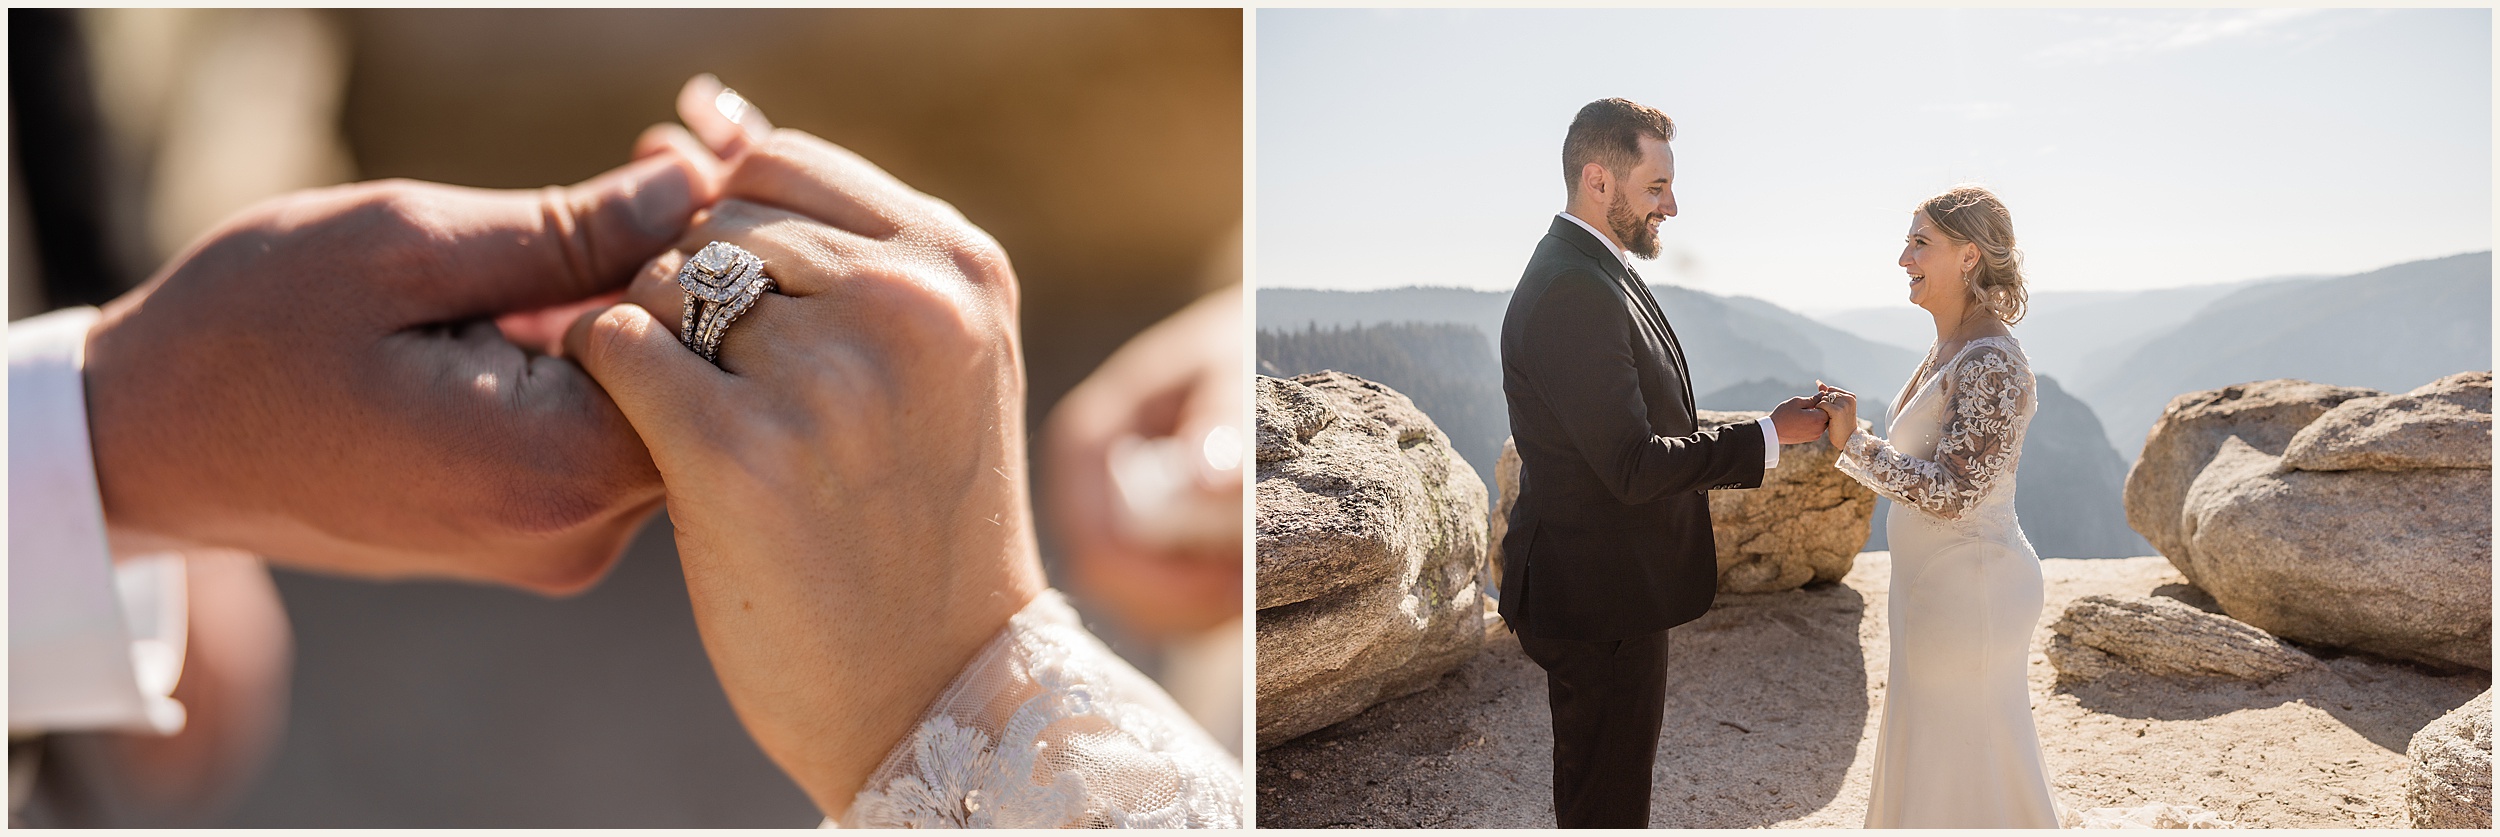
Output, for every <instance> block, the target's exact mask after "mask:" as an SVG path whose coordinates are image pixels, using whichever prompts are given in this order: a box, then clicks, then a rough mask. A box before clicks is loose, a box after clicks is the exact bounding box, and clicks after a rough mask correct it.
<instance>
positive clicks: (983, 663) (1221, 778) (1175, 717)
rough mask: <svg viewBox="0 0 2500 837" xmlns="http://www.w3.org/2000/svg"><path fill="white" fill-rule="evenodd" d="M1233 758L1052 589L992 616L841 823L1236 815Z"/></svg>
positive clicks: (1092, 821)
mask: <svg viewBox="0 0 2500 837" xmlns="http://www.w3.org/2000/svg"><path fill="white" fill-rule="evenodd" d="M1241 790H1242V788H1241V762H1240V760H1239V759H1237V758H1235V757H1234V756H1233V755H1231V754H1230V753H1227V752H1225V751H1224V748H1223V747H1222V746H1221V745H1218V744H1216V743H1215V739H1213V738H1211V737H1208V735H1207V733H1206V731H1205V730H1203V729H1200V728H1199V726H1198V724H1197V722H1196V721H1193V720H1190V717H1189V715H1188V714H1187V713H1184V712H1183V711H1181V708H1180V707H1179V706H1178V705H1175V704H1174V703H1173V702H1172V699H1171V697H1169V696H1167V695H1165V694H1164V692H1163V689H1162V688H1160V687H1157V686H1156V685H1155V684H1154V681H1152V680H1148V679H1146V676H1145V675H1143V674H1139V673H1138V672H1137V669H1135V668H1131V667H1130V666H1129V664H1128V663H1127V662H1125V661H1122V660H1121V659H1120V658H1119V656H1118V655H1115V654H1113V653H1112V652H1111V649H1110V648H1108V647H1105V646H1104V645H1103V644H1102V641H1101V640H1099V639H1096V638H1094V635H1093V634H1092V633H1090V632H1087V631H1086V630H1085V626H1084V624H1083V623H1082V622H1079V621H1078V620H1077V616H1076V611H1074V610H1072V609H1070V608H1069V607H1068V604H1067V601H1066V600H1065V599H1063V598H1061V597H1060V595H1059V593H1058V591H1055V590H1053V591H1045V592H1044V593H1042V595H1041V596H1039V597H1037V598H1035V599H1034V600H1033V603H1032V604H1029V605H1026V606H1025V608H1024V609H1023V610H1021V611H1018V612H1017V613H1016V615H1015V617H1014V618H1013V619H1011V620H1009V622H1008V624H1007V627H1005V628H1003V629H1000V631H999V633H998V635H997V636H996V637H994V638H992V639H991V640H990V642H989V644H988V645H986V646H983V647H982V649H981V652H980V653H979V654H977V655H975V656H974V657H973V659H972V663H971V664H970V665H967V666H965V667H964V670H963V672H962V673H960V674H957V675H956V676H955V680H954V682H953V683H951V684H949V685H948V686H947V687H946V691H945V692H943V693H940V694H939V695H938V699H937V701H936V702H935V703H933V704H931V705H930V706H929V708H928V709H927V710H926V711H925V712H923V713H922V714H921V719H920V723H919V724H918V725H916V726H915V727H914V729H913V731H912V734H911V735H910V736H909V737H907V738H905V739H904V740H902V741H901V742H898V743H897V744H895V746H894V749H893V750H892V751H891V752H889V753H888V754H887V755H886V758H885V761H884V763H883V764H880V765H879V766H878V767H877V771H876V773H874V774H872V775H871V776H869V778H868V782H867V784H866V785H865V787H864V789H862V790H861V791H860V793H859V795H858V796H857V797H855V798H854V799H853V800H852V802H851V807H850V809H849V810H848V811H846V812H844V813H843V816H842V821H841V823H840V824H841V825H842V826H843V827H845V828H863V827H864V828H948V827H968V828H1070V827H1094V828H1105V827H1108V828H1241V827H1243V822H1242V817H1241V807H1242V796H1241Z"/></svg>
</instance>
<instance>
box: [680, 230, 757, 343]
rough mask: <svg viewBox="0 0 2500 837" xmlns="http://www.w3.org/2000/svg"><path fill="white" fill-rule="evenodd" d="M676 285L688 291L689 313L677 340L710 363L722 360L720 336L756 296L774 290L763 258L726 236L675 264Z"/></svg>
mask: <svg viewBox="0 0 2500 837" xmlns="http://www.w3.org/2000/svg"><path fill="white" fill-rule="evenodd" d="M677 287H678V288H680V289H682V290H684V291H685V305H686V310H685V316H684V317H683V318H682V320H681V325H682V327H681V328H680V329H678V335H677V336H678V340H679V342H682V343H684V344H686V348H687V349H688V350H690V351H693V352H694V353H695V354H697V355H701V356H702V357H703V359H704V360H707V361H711V362H712V365H714V366H718V365H720V343H721V338H723V337H725V336H728V334H729V326H730V324H731V323H735V322H737V320H738V317H739V316H740V315H743V314H745V313H746V312H747V309H749V308H753V307H755V300H756V299H758V298H760V297H762V296H763V295H764V292H765V291H768V290H772V288H773V277H771V276H770V275H767V274H765V273H764V260H763V259H761V258H758V257H756V255H755V254H754V253H749V252H747V251H746V248H744V247H740V246H738V245H735V244H731V243H729V242H726V241H715V242H712V243H710V244H706V245H703V249H702V250H700V251H698V252H696V253H695V254H694V257H693V258H689V259H687V260H686V264H685V266H684V267H680V268H678V269H677Z"/></svg>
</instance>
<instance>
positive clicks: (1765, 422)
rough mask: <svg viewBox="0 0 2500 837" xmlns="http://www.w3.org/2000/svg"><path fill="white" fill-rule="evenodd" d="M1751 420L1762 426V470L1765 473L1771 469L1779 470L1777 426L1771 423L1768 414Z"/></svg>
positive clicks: (1778, 430)
mask: <svg viewBox="0 0 2500 837" xmlns="http://www.w3.org/2000/svg"><path fill="white" fill-rule="evenodd" d="M1753 421H1754V423H1755V424H1758V425H1761V426H1762V472H1763V473H1766V474H1767V473H1770V472H1772V471H1777V470H1779V468H1780V429H1779V427H1777V426H1775V425H1773V424H1771V417H1770V416H1763V417H1761V418H1758V419H1754V420H1753Z"/></svg>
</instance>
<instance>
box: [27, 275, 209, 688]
mask: <svg viewBox="0 0 2500 837" xmlns="http://www.w3.org/2000/svg"><path fill="white" fill-rule="evenodd" d="M96 314H97V311H96V309H93V308H71V309H64V310H61V311H55V312H52V313H50V314H45V315H43V316H39V317H30V318H27V319H24V320H20V321H18V322H14V323H10V324H9V450H8V459H9V554H8V566H9V732H10V734H12V735H16V734H21V733H33V732H42V731H48V730H62V731H66V730H97V729H118V730H133V731H151V732H156V733H160V734H166V735H171V734H173V733H176V732H180V731H181V730H182V723H183V708H182V704H181V703H180V702H177V701H175V700H174V699H173V690H174V682H175V681H176V680H177V679H179V678H180V677H181V676H182V657H183V646H184V642H185V640H186V636H185V634H186V632H187V629H188V627H189V620H188V612H187V605H188V600H187V598H186V596H187V587H186V585H185V583H184V579H183V562H182V558H181V556H179V555H175V554H172V553H161V554H155V555H134V556H120V560H118V561H116V560H115V558H116V557H117V556H116V555H115V554H114V550H113V547H112V543H111V541H110V540H109V539H108V538H107V537H106V534H105V527H104V499H103V495H102V494H101V493H99V492H98V490H97V487H96V471H95V457H94V454H93V447H92V445H91V443H90V442H89V440H88V437H87V399H86V396H87V387H86V379H85V375H84V370H85V365H86V344H87V329H88V328H89V327H90V326H92V325H93V324H94V323H95V320H96Z"/></svg>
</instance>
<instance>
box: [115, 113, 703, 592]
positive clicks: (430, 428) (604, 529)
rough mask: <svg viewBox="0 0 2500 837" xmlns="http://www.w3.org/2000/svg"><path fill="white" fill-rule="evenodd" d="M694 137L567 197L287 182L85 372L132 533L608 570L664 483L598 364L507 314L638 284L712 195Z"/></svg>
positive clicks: (314, 562)
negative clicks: (547, 348) (538, 348)
mask: <svg viewBox="0 0 2500 837" xmlns="http://www.w3.org/2000/svg"><path fill="white" fill-rule="evenodd" d="M679 137H681V138H680V139H677V140H673V141H672V140H669V139H667V138H665V137H663V138H659V139H658V140H657V141H650V140H647V141H646V142H645V144H644V146H643V151H644V152H646V153H645V155H644V156H643V157H642V158H641V159H639V160H637V161H636V162H634V163H632V164H629V165H626V166H624V167H622V168H619V169H616V170H614V171H611V172H608V173H607V174H603V175H600V176H599V177H596V178H593V179H591V180H589V181H587V182H584V183H581V184H578V185H575V186H572V187H568V188H555V187H550V188H547V189H543V190H535V191H489V190H484V189H466V188H459V187H453V186H443V185H438V184H432V183H419V182H413V181H401V180H392V181H380V182H373V183H359V184H353V185H347V186H339V187H333V188H328V189H317V190H311V191H306V192H299V193H295V194H291V195H286V196H283V197H280V198H276V199H273V200H271V201H268V202H264V203H262V204H260V205H258V206H255V207H253V208H251V209H247V210H245V211H244V212H242V213H241V214H239V215H237V216H236V217H234V218H233V219H231V220H229V221H228V222H226V224H225V225H224V226H222V227H221V228H219V229H217V230H215V231H213V232H211V233H210V234H209V235H208V236H207V237H205V238H203V239H201V240H200V241H199V242H197V243H195V244H193V245H192V247H191V249H190V250H189V251H188V252H186V253H184V254H183V255H182V256H180V257H178V258H176V259H175V260H174V261H173V262H172V263H171V264H169V265H167V266H166V268H165V269H164V270H163V271H162V272H160V273H159V274H158V275H157V276H156V277H155V278H154V279H152V280H151V281H150V282H149V283H148V284H147V285H145V286H143V287H141V288H139V289H137V290H134V291H132V292H130V293H128V294H125V295H123V296H122V297H121V298H120V299H117V300H114V301H113V302H112V303H110V304H108V305H106V306H105V309H104V312H103V316H102V318H101V319H100V320H99V321H98V323H97V325H96V326H95V328H94V330H93V331H91V332H90V333H89V336H88V342H87V363H86V378H87V399H88V406H89V413H88V420H89V425H90V428H91V431H92V434H93V440H94V450H95V459H96V471H97V477H98V480H99V482H100V483H101V487H102V490H103V495H104V507H105V514H106V519H107V520H108V522H109V523H110V525H111V526H113V528H114V530H115V532H116V535H117V537H119V536H121V535H123V534H129V535H131V536H132V537H133V538H134V539H143V540H152V539H165V540H170V541H173V542H176V543H188V544H196V545H212V546H219V547H231V548H239V549H244V550H249V551H251V552H257V553H261V554H264V555H268V556H270V557H271V558H273V559H276V560H279V561H281V562H284V563H290V564H294V565H297V566H303V567H309V568H314V569H321V570H328V571H335V572H340V573H347V574H353V575H360V576H369V577H398V576H446V577H452V578H461V579H469V580H476V581H489V582H498V583H504V584H512V585H517V586H521V587H525V588H529V589H533V590H537V591H540V592H548V593H561V592H567V591H572V590H578V589H580V588H582V587H584V586H587V585H588V584H590V583H591V582H592V581H595V580H596V579H597V578H598V577H599V575H600V574H601V573H603V572H605V571H606V569H607V567H608V565H609V564H610V562H612V561H613V560H614V558H615V556H616V555H617V553H618V552H619V551H620V550H621V549H622V548H623V547H624V544H625V541H626V539H628V538H629V537H631V536H632V534H633V532H634V530H635V528H636V527H637V526H638V525H639V523H640V522H641V519H642V518H643V517H644V516H645V514H646V513H648V512H649V511H650V510H651V509H652V508H653V507H654V506H655V505H656V504H657V503H658V501H659V498H660V485H659V475H658V473H657V472H656V471H655V470H654V469H653V467H652V465H651V461H650V458H649V456H648V455H647V454H646V453H645V452H644V449H643V445H642V442H641V440H640V439H638V438H636V437H635V435H634V433H633V431H632V428H631V427H630V426H628V425H627V424H626V422H625V418H624V416H623V415H622V414H620V413H618V412H617V410H616V408H615V406H614V405H613V404H612V403H611V402H610V401H609V400H608V397H607V396H606V395H605V394H604V393H602V392H600V390H599V388H598V387H597V386H594V385H593V384H592V383H591V381H590V379H589V378H588V377H587V376H585V375H583V374H582V372H581V370H580V369H579V368H578V367H576V366H575V365H574V364H572V363H571V362H569V361H565V360H560V359H556V358H552V357H545V356H533V355H531V354H529V353H526V352H524V351H523V350H522V348H521V347H519V346H516V345H514V344H513V343H511V342H508V341H507V339H506V338H505V336H504V335H503V334H502V333H500V332H499V331H498V329H497V328H496V326H495V325H494V324H492V323H491V322H489V321H490V320H491V319H494V318H498V317H503V318H506V319H507V321H508V322H509V323H510V324H511V325H512V326H513V327H514V328H516V329H517V330H520V331H524V332H526V331H527V330H528V326H529V323H530V321H531V318H530V317H529V316H528V315H527V314H516V312H528V311H532V310H536V309H545V308H548V307H550V306H558V305H562V304H565V303H569V302H572V301H575V300H580V299H583V298H585V297H590V296H593V295H596V294H599V293H601V292H603V291H609V290H613V289H616V288H620V287H621V286H622V284H623V283H624V282H625V280H626V279H628V278H629V277H631V276H632V275H633V272H634V270H635V269H636V268H638V267H639V266H640V265H641V264H642V263H643V262H644V261H646V260H648V259H649V258H650V257H651V256H652V255H653V254H655V253H658V252H660V251H661V250H662V249H664V248H666V247H667V246H668V245H669V243H670V242H671V241H673V240H675V239H676V238H677V237H678V235H679V234H680V233H681V232H682V231H683V230H684V229H685V226H686V223H687V221H688V220H689V218H690V217H691V216H692V214H693V213H694V211H695V210H696V208H697V207H699V206H701V205H702V204H704V203H705V202H708V201H709V200H710V199H711V190H712V188H713V187H712V185H711V180H710V176H709V175H708V174H707V172H706V170H705V169H704V167H703V165H704V164H702V163H700V162H699V161H697V160H696V159H695V158H694V157H692V156H689V155H688V154H687V153H686V152H687V150H689V149H691V150H693V151H694V152H695V153H698V154H699V153H701V150H700V147H699V146H695V145H694V144H693V141H692V139H691V137H684V136H683V135H682V132H680V134H679ZM551 334H552V332H542V333H541V334H538V335H536V336H535V337H533V336H531V335H527V334H523V335H516V336H519V337H521V339H523V340H524V341H525V342H531V341H536V342H541V343H542V344H543V342H544V341H546V339H547V337H548V336H550V335H551Z"/></svg>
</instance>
